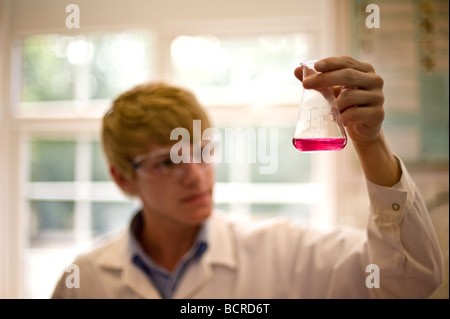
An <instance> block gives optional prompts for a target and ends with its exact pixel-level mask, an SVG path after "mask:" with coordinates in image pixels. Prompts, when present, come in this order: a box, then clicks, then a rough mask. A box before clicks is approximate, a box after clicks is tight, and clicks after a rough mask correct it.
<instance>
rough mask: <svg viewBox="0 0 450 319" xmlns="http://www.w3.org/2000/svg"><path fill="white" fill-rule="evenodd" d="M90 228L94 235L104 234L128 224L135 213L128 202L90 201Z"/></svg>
mask: <svg viewBox="0 0 450 319" xmlns="http://www.w3.org/2000/svg"><path fill="white" fill-rule="evenodd" d="M91 207H92V215H91V216H92V229H93V234H94V236H101V235H105V234H107V233H110V232H114V231H117V230H119V229H122V228H124V227H127V226H128V223H129V222H130V219H131V218H132V216H133V215H134V214H135V213H136V209H134V207H133V205H132V204H130V203H106V202H101V203H99V202H96V203H92V206H91Z"/></svg>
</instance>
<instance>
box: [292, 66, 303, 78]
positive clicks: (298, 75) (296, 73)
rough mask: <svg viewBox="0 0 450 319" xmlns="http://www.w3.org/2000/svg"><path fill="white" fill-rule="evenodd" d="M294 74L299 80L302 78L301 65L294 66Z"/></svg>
mask: <svg viewBox="0 0 450 319" xmlns="http://www.w3.org/2000/svg"><path fill="white" fill-rule="evenodd" d="M294 75H295V77H296V78H297V79H299V80H300V81H302V80H303V69H302V67H301V66H299V67H298V68H296V69H295V70H294Z"/></svg>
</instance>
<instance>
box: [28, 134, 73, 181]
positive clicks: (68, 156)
mask: <svg viewBox="0 0 450 319" xmlns="http://www.w3.org/2000/svg"><path fill="white" fill-rule="evenodd" d="M30 166H31V178H30V179H31V181H32V182H41V181H45V182H49V181H53V182H61V181H73V180H74V169H75V142H73V141H48V140H35V141H32V142H31V165H30Z"/></svg>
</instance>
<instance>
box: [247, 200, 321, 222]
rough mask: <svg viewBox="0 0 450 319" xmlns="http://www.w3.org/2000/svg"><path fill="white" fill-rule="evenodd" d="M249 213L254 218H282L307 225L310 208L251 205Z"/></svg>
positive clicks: (307, 206)
mask: <svg viewBox="0 0 450 319" xmlns="http://www.w3.org/2000/svg"><path fill="white" fill-rule="evenodd" d="M251 211H252V214H253V215H254V216H255V217H256V218H267V217H273V216H283V217H286V218H289V219H291V220H294V221H296V222H301V223H308V222H309V219H310V215H311V211H312V207H311V205H306V204H252V205H251Z"/></svg>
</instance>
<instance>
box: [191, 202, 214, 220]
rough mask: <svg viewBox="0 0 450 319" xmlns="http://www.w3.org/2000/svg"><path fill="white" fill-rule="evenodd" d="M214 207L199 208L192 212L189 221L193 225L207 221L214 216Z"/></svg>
mask: <svg viewBox="0 0 450 319" xmlns="http://www.w3.org/2000/svg"><path fill="white" fill-rule="evenodd" d="M212 211H213V209H212V205H208V206H204V207H199V208H197V209H195V210H194V211H192V212H190V214H189V220H190V222H192V223H193V224H200V223H203V222H204V221H206V220H207V219H208V218H209V217H210V216H211V214H212Z"/></svg>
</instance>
